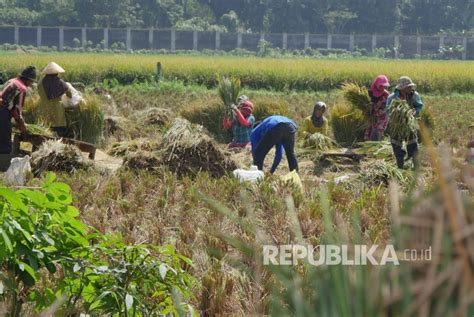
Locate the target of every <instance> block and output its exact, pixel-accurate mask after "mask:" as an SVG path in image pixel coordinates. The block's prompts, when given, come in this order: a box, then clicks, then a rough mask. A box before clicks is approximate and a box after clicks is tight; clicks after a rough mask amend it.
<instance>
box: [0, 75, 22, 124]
mask: <svg viewBox="0 0 474 317" xmlns="http://www.w3.org/2000/svg"><path fill="white" fill-rule="evenodd" d="M26 89H27V88H26V86H25V84H24V83H23V82H22V81H21V80H20V79H19V78H14V79H10V80H9V81H7V82H6V83H5V86H4V88H3V90H2V92H1V93H0V100H1V106H2V107H6V108H8V110H9V111H10V115H11V116H12V117H13V118H14V119H15V121H16V122H17V123H18V126H19V128H20V131H22V132H25V131H26V125H25V120H23V116H22V114H21V111H22V109H23V104H24V102H25V97H26Z"/></svg>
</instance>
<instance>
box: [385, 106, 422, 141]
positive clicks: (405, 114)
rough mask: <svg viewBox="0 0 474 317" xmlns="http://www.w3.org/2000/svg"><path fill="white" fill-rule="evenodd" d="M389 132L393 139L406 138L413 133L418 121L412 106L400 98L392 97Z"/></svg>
mask: <svg viewBox="0 0 474 317" xmlns="http://www.w3.org/2000/svg"><path fill="white" fill-rule="evenodd" d="M389 127H390V131H389V134H390V136H391V137H392V138H393V139H396V140H406V139H408V138H410V136H411V135H413V134H415V133H416V131H417V129H418V123H417V121H416V118H415V115H414V113H413V108H412V107H410V105H409V104H408V103H407V102H406V101H403V100H401V99H394V100H393V101H392V104H391V107H390V115H389Z"/></svg>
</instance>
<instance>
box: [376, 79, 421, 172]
mask: <svg viewBox="0 0 474 317" xmlns="http://www.w3.org/2000/svg"><path fill="white" fill-rule="evenodd" d="M395 99H401V100H405V101H406V102H407V103H408V104H409V105H410V107H411V108H412V109H413V114H414V115H415V117H419V116H420V113H421V110H422V109H423V101H422V100H421V97H420V95H419V94H418V92H416V85H415V84H414V83H413V81H412V80H411V78H410V77H407V76H402V77H400V79H398V82H397V86H396V87H395V91H394V93H393V94H391V95H390V96H388V98H387V104H386V106H385V111H386V112H387V115H389V116H390V109H391V107H392V101H393V100H395ZM404 141H405V142H406V144H407V149H406V151H405V150H403V148H402V147H403V142H404ZM418 142H419V140H418V135H417V134H416V133H414V134H412V135H411V136H410V137H409V138H408V139H407V140H397V139H396V138H393V137H391V139H390V143H392V149H393V154H394V155H395V158H396V160H397V166H398V168H400V169H403V168H404V165H405V160H409V159H413V163H414V165H415V167H416V166H417V165H418V162H417V154H418ZM407 154H408V156H407V158H406V159H405V156H406V155H407Z"/></svg>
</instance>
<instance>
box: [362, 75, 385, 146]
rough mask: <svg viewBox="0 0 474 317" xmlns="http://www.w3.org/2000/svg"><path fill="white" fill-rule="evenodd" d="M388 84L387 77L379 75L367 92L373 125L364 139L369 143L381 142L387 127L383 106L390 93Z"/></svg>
mask: <svg viewBox="0 0 474 317" xmlns="http://www.w3.org/2000/svg"><path fill="white" fill-rule="evenodd" d="M388 87H390V82H389V81H388V78H387V76H385V75H380V76H377V78H375V80H374V81H373V83H372V86H371V88H370V90H369V96H370V99H371V102H372V112H371V115H372V117H373V121H372V122H373V124H372V126H371V127H369V128H368V129H367V131H366V135H365V139H366V140H371V141H381V140H382V138H383V135H384V133H385V130H386V129H387V126H388V116H387V113H386V112H385V104H386V102H387V98H388V97H389V95H390V93H389V92H388V91H387V88H388Z"/></svg>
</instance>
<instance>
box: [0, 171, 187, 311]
mask: <svg viewBox="0 0 474 317" xmlns="http://www.w3.org/2000/svg"><path fill="white" fill-rule="evenodd" d="M55 178H56V177H55V176H54V174H48V176H47V177H46V179H45V181H44V182H43V184H42V185H41V187H40V188H37V189H27V188H24V189H20V190H17V191H13V190H11V189H8V188H0V299H1V300H3V301H4V302H5V303H6V306H7V307H6V308H7V310H8V312H9V314H8V316H23V315H25V314H26V312H25V311H26V310H28V309H32V307H34V310H36V311H43V310H45V309H52V308H49V307H52V305H53V303H55V304H58V303H59V305H58V308H56V309H55V310H57V311H58V312H61V314H64V315H67V314H76V313H80V312H85V313H89V314H90V313H93V314H105V313H110V314H112V315H113V316H116V315H117V316H118V315H120V316H150V315H153V314H168V313H171V314H174V315H177V314H178V311H191V312H192V308H191V307H190V306H188V305H182V304H181V302H179V303H177V302H176V299H177V298H179V299H180V300H184V301H186V300H188V299H189V298H190V296H191V295H190V292H189V290H188V289H189V287H190V286H191V285H192V282H193V280H192V278H191V276H190V275H189V274H188V273H187V272H185V271H184V270H183V269H182V266H183V265H189V266H190V265H192V263H191V262H190V260H189V259H187V258H185V257H183V256H181V255H179V254H177V253H176V251H175V249H174V248H173V247H172V246H165V247H158V246H154V245H146V244H142V245H138V246H128V245H126V244H125V243H124V242H123V241H122V239H121V238H120V237H109V236H104V235H102V234H99V233H94V234H92V235H90V234H89V233H88V232H89V230H90V228H89V227H88V226H87V225H86V224H84V223H83V222H81V221H80V220H79V219H78V215H79V211H78V210H77V209H76V208H75V207H73V206H72V196H71V192H70V188H69V186H68V185H66V184H64V183H58V182H55ZM53 306H54V305H53ZM53 312H54V311H53ZM29 313H30V314H31V313H32V312H29Z"/></svg>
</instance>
